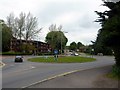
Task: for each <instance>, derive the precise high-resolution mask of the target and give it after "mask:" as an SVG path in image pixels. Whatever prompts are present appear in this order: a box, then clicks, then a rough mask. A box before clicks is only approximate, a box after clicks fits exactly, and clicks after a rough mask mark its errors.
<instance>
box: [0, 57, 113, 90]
mask: <svg viewBox="0 0 120 90" xmlns="http://www.w3.org/2000/svg"><path fill="white" fill-rule="evenodd" d="M31 57H34V56H24V62H23V63H14V57H13V56H12V57H4V58H3V62H4V63H5V64H6V65H5V66H4V67H3V68H2V88H22V87H25V86H28V85H30V84H32V83H35V82H38V81H41V80H43V79H46V78H48V77H52V76H55V75H59V74H62V73H65V72H70V71H74V70H85V69H90V68H96V67H103V66H108V65H113V64H114V57H112V56H94V58H96V59H97V61H95V62H88V63H69V64H67V63H65V64H52V63H35V62H28V61H27V58H31Z"/></svg>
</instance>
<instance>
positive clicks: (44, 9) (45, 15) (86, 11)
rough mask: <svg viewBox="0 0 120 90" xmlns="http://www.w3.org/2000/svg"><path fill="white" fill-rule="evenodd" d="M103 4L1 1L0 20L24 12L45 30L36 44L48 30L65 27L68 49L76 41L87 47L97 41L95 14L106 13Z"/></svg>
mask: <svg viewBox="0 0 120 90" xmlns="http://www.w3.org/2000/svg"><path fill="white" fill-rule="evenodd" d="M102 4H103V1H102V0H0V11H1V13H0V19H3V20H5V21H6V17H7V16H9V14H10V13H11V12H12V13H14V15H15V16H18V15H19V14H20V13H21V12H25V13H28V12H31V13H32V15H33V16H35V17H37V19H38V28H41V27H43V29H42V31H41V32H40V33H39V35H38V37H37V40H40V41H45V37H46V35H47V33H48V32H49V26H50V25H51V24H56V25H57V26H59V25H62V26H63V28H62V31H63V32H67V33H64V34H65V36H66V37H67V38H68V43H67V45H69V44H70V43H71V42H73V41H75V42H76V43H77V42H82V43H83V44H84V45H89V44H91V41H95V40H96V37H97V33H98V30H99V29H100V28H101V26H100V25H99V23H96V22H94V21H95V20H96V19H97V18H98V16H97V15H96V13H95V12H94V11H102V12H103V11H105V10H107V9H108V8H107V7H104V6H102Z"/></svg>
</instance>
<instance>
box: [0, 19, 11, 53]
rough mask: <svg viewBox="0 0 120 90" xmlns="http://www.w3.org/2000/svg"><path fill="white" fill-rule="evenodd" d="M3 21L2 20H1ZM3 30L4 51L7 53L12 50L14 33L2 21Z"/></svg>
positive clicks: (1, 31) (0, 31)
mask: <svg viewBox="0 0 120 90" xmlns="http://www.w3.org/2000/svg"><path fill="white" fill-rule="evenodd" d="M0 21H1V20H0ZM2 22H3V24H1V25H2V30H0V33H2V51H4V52H6V51H9V50H10V40H11V38H12V31H11V28H9V27H8V26H7V25H6V24H5V23H4V21H3V20H2Z"/></svg>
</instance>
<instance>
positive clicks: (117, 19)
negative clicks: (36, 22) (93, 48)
mask: <svg viewBox="0 0 120 90" xmlns="http://www.w3.org/2000/svg"><path fill="white" fill-rule="evenodd" d="M104 6H107V7H108V8H109V10H108V11H105V12H97V11H96V13H97V14H98V15H99V19H98V20H97V22H100V24H101V26H102V28H101V29H100V30H99V33H98V38H99V40H100V42H101V43H102V44H103V45H105V46H108V47H110V48H111V49H112V50H113V51H114V56H115V60H116V65H117V66H120V40H119V39H120V30H119V29H120V1H119V2H116V3H114V2H104Z"/></svg>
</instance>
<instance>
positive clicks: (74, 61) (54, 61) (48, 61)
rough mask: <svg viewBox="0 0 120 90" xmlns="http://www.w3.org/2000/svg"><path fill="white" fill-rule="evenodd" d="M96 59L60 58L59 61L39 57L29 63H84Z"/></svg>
mask: <svg viewBox="0 0 120 90" xmlns="http://www.w3.org/2000/svg"><path fill="white" fill-rule="evenodd" d="M95 60H96V59H94V58H87V57H79V56H69V57H58V59H57V60H55V59H54V57H37V58H30V59H28V61H31V62H43V63H83V62H92V61H95Z"/></svg>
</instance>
